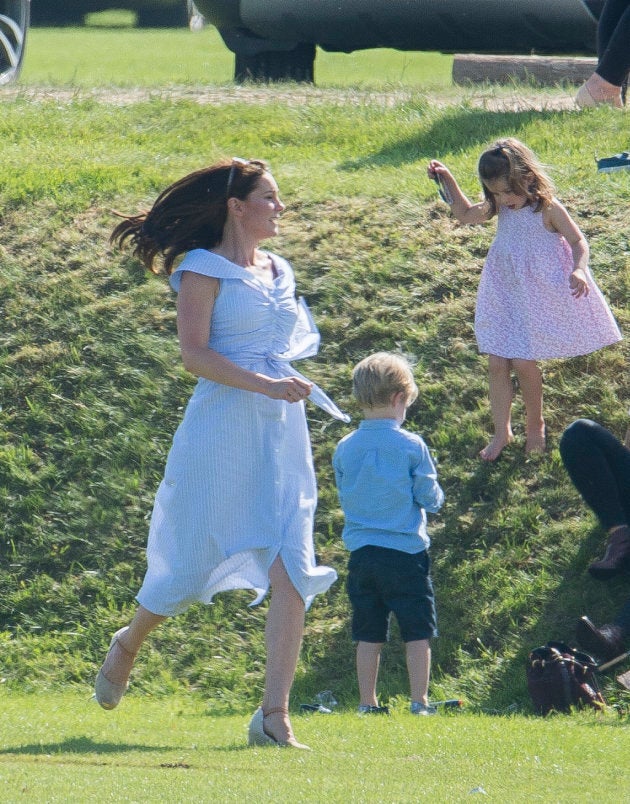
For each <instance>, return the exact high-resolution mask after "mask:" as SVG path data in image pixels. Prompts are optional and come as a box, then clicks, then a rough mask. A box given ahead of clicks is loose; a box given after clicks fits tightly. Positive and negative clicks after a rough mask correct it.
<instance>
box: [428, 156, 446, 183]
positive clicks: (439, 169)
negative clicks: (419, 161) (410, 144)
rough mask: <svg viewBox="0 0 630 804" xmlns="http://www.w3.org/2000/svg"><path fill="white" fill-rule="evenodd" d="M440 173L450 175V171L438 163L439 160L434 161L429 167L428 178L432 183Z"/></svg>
mask: <svg viewBox="0 0 630 804" xmlns="http://www.w3.org/2000/svg"><path fill="white" fill-rule="evenodd" d="M440 173H441V174H444V173H450V171H449V169H448V168H447V167H446V165H444V164H442V162H438V160H437V159H432V160H431V161H430V162H429V164H428V166H427V176H428V177H429V178H430V179H431V181H435V180H436V179H437V177H438V175H439V174H440Z"/></svg>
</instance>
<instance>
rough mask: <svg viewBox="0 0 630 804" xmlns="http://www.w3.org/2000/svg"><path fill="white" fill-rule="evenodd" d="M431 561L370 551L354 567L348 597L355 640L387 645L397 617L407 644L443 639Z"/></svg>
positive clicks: (423, 555) (359, 554)
mask: <svg viewBox="0 0 630 804" xmlns="http://www.w3.org/2000/svg"><path fill="white" fill-rule="evenodd" d="M430 568H431V560H430V558H429V554H428V553H427V551H426V550H423V551H422V552H420V553H404V552H403V551H402V550H391V549H389V548H387V547H375V546H372V545H368V546H366V547H360V548H359V549H358V550H354V551H353V552H352V553H351V554H350V559H349V561H348V581H347V587H348V596H349V597H350V603H351V604H352V639H353V640H354V641H355V642H385V641H386V640H387V632H388V623H389V615H390V613H393V614H394V616H395V617H396V619H397V620H398V627H399V629H400V635H401V637H402V639H403V642H413V641H415V640H419V639H430V638H431V637H435V636H437V617H436V614H435V597H434V594H433V583H432V582H431V577H430V575H429V570H430Z"/></svg>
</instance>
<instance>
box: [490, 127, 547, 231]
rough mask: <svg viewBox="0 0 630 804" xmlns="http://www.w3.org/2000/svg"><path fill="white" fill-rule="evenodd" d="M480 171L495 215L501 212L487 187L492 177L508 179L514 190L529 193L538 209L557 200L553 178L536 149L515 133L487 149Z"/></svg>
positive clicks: (535, 207)
mask: <svg viewBox="0 0 630 804" xmlns="http://www.w3.org/2000/svg"><path fill="white" fill-rule="evenodd" d="M478 171H479V179H480V181H481V184H482V186H483V193H484V196H485V198H486V201H487V202H488V204H489V206H490V211H491V213H492V215H495V214H496V212H497V204H496V201H495V199H494V196H493V195H492V193H491V192H490V190H489V189H488V187H487V184H486V182H489V181H497V180H505V181H506V182H507V184H508V187H509V189H510V190H511V191H512V192H513V193H517V194H518V195H524V196H526V197H527V200H528V203H529V204H530V206H532V207H533V208H534V211H535V212H540V211H541V210H542V209H544V208H545V207H548V206H549V205H550V204H551V202H552V200H553V196H554V192H555V188H554V186H553V182H552V181H551V179H550V178H549V176H548V175H547V174H546V173H545V170H544V168H543V166H542V165H541V163H540V162H539V161H538V158H537V157H536V155H535V154H534V152H533V151H531V150H530V149H529V148H528V147H527V146H526V145H524V144H523V143H522V142H521V141H520V140H517V139H515V138H514V137H507V138H505V139H502V140H497V141H496V142H495V143H494V145H492V146H491V147H490V148H488V149H487V150H486V151H484V152H483V153H482V154H481V156H480V158H479V166H478Z"/></svg>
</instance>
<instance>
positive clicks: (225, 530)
mask: <svg viewBox="0 0 630 804" xmlns="http://www.w3.org/2000/svg"><path fill="white" fill-rule="evenodd" d="M270 256H271V259H272V260H273V263H274V266H275V269H276V274H277V276H276V279H275V281H274V283H273V287H269V286H267V285H265V284H264V283H262V282H260V281H258V280H257V279H256V278H255V277H254V276H253V275H252V274H251V273H249V272H248V271H246V270H245V269H244V268H241V267H240V266H238V265H235V264H234V263H231V262H229V261H228V260H226V259H224V258H223V257H220V256H218V255H216V254H212V253H211V252H209V251H206V250H203V249H196V250H194V251H191V252H189V253H188V254H187V255H186V256H185V257H184V259H183V260H182V262H181V264H180V265H179V267H178V268H177V270H176V271H175V272H174V273H173V274H172V275H171V278H170V281H171V285H172V287H173V288H174V290H176V291H177V290H178V289H179V284H180V281H181V274H182V272H183V271H193V272H195V273H198V274H203V275H205V276H211V277H216V278H217V279H218V280H219V282H220V289H219V294H218V296H217V299H216V301H215V304H214V309H213V313H212V323H211V331H210V340H209V347H210V348H211V349H214V350H216V351H217V352H219V353H220V354H222V355H224V356H225V357H227V358H229V359H230V360H232V361H233V362H234V363H237V364H238V365H239V366H242V367H244V368H246V369H249V370H250V371H253V372H261V373H263V374H266V375H267V376H271V377H286V376H289V375H295V376H301V375H299V374H298V372H297V371H295V369H293V367H292V366H291V365H290V363H289V361H290V360H296V359H298V358H300V357H310V356H312V355H314V354H315V353H316V352H317V348H318V346H319V333H318V332H317V329H316V328H315V325H314V324H313V322H312V319H311V317H310V315H309V313H308V309H307V308H306V305H305V304H304V302H303V301H302V300H300V301H299V302H298V301H297V300H296V298H295V279H294V276H293V271H292V269H291V266H290V265H289V263H287V262H286V260H284V259H282V258H281V257H278V256H276V255H270ZM309 399H310V400H311V401H312V402H314V403H315V404H317V405H319V406H320V407H322V408H324V409H325V410H326V411H327V412H328V413H330V415H332V416H334V417H335V418H337V419H341V420H342V421H348V417H347V416H346V415H345V414H343V413H342V412H341V411H340V410H339V409H338V408H337V407H336V406H335V404H334V403H333V402H332V401H331V400H330V399H329V398H328V397H327V396H326V395H325V394H324V392H323V391H322V390H321V389H320V388H317V387H315V388H314V389H313V392H312V393H311V396H310V397H309ZM316 502H317V489H316V484H315V472H314V469H313V460H312V455H311V446H310V438H309V433H308V428H307V424H306V415H305V409H304V403H303V402H300V403H294V404H288V403H287V402H283V401H280V400H274V399H270V398H269V397H266V396H264V395H262V394H258V393H253V392H251V391H242V390H239V389H237V388H230V387H228V386H226V385H221V384H219V383H216V382H212V381H210V380H206V379H203V378H200V379H199V381H198V383H197V385H196V387H195V390H194V393H193V395H192V397H191V399H190V401H189V403H188V405H187V407H186V411H185V414H184V418H183V420H182V422H181V424H180V426H179V428H178V429H177V432H176V433H175V437H174V439H173V444H172V447H171V450H170V452H169V456H168V460H167V463H166V469H165V473H164V478H163V480H162V482H161V484H160V487H159V489H158V492H157V495H156V498H155V504H154V507H153V514H152V517H151V526H150V530H149V541H148V546H147V565H148V566H147V572H146V575H145V578H144V582H143V584H142V588H141V589H140V591H139V592H138V595H137V600H138V602H139V603H140V604H141V605H142V606H144V607H145V608H146V609H148V610H149V611H151V612H153V613H154V614H161V615H165V616H170V615H173V614H177V613H178V612H181V611H183V610H185V609H186V608H187V607H188V606H189V605H190V604H191V603H193V602H195V601H201V602H204V603H210V602H211V601H212V598H213V596H214V595H215V594H216V593H217V592H222V591H226V590H229V589H252V590H254V591H255V593H256V599H255V600H254V601H253V603H252V605H254V604H255V603H259V602H260V601H261V600H262V599H263V597H264V596H265V594H266V592H267V590H268V587H269V578H268V572H269V568H270V566H271V564H272V563H273V561H274V559H275V558H276V556H277V555H280V556H281V557H282V560H283V562H284V565H285V567H286V569H287V572H288V574H289V577H290V578H291V581H292V582H293V584H294V586H295V588H296V589H297V591H298V592H299V594H300V595H301V597H302V599H303V600H304V601H305V603H306V605H307V606H308V605H310V603H311V601H312V599H313V597H314V596H315V595H316V594H319V593H320V592H325V591H326V590H327V589H328V587H329V586H330V585H331V584H332V583H333V582H334V581H335V580H336V577H337V574H336V572H335V570H334V569H331V568H330V567H324V566H316V564H315V554H314V548H313V517H314V513H315V506H316Z"/></svg>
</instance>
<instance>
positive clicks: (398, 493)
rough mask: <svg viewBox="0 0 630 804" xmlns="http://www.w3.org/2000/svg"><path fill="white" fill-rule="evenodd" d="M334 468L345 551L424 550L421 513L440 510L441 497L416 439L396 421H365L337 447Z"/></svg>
mask: <svg viewBox="0 0 630 804" xmlns="http://www.w3.org/2000/svg"><path fill="white" fill-rule="evenodd" d="M333 468H334V470H335V480H336V483H337V491H338V493H339V502H340V503H341V507H342V509H343V513H344V516H345V525H344V529H343V533H342V537H343V541H344V544H345V545H346V547H347V548H348V550H358V549H359V548H360V547H365V546H366V545H375V546H377V547H389V548H391V549H393V550H401V551H403V552H405V553H419V552H421V551H422V550H427V549H428V548H429V545H430V543H431V542H430V539H429V536H428V534H427V522H426V519H427V518H426V513H425V512H426V511H431V512H432V513H435V512H436V511H439V510H440V508H441V507H442V503H443V502H444V492H443V491H442V489H441V488H440V485H439V484H438V482H437V472H436V471H435V465H434V463H433V461H432V459H431V455H430V453H429V450H428V447H427V445H426V444H425V443H424V441H423V440H422V438H420V436H418V435H416V434H415V433H410V432H409V431H407V430H403V429H402V428H401V427H400V425H399V424H398V423H397V422H396V420H395V419H365V420H364V421H362V422H361V424H360V425H359V429H358V430H355V431H354V432H352V433H350V434H349V435H347V436H345V438H342V439H341V441H340V442H339V444H337V448H336V450H335V454H334V456H333Z"/></svg>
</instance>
